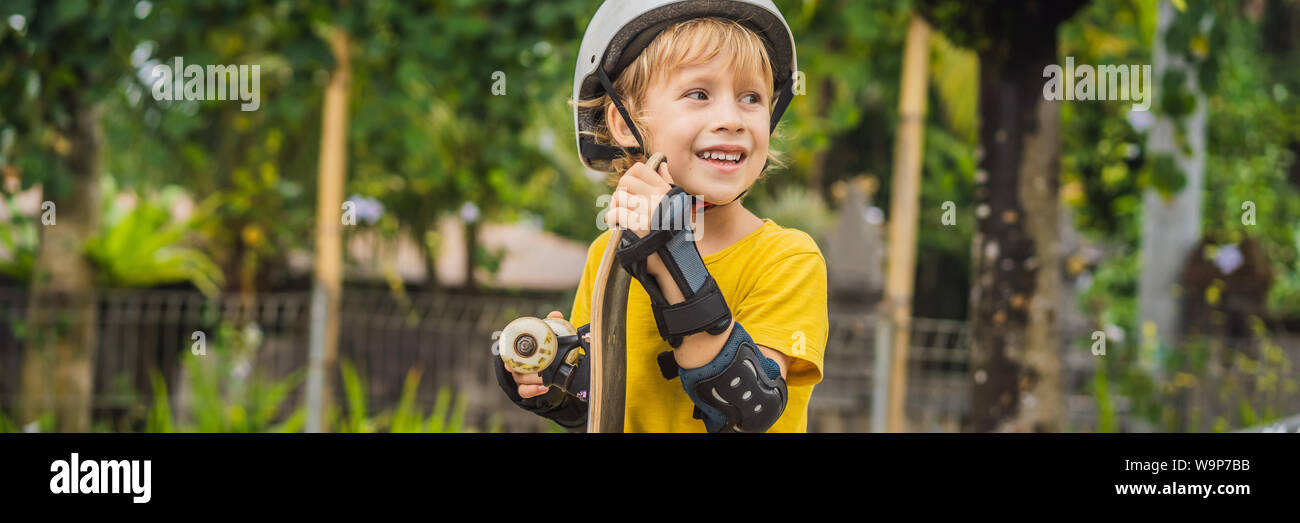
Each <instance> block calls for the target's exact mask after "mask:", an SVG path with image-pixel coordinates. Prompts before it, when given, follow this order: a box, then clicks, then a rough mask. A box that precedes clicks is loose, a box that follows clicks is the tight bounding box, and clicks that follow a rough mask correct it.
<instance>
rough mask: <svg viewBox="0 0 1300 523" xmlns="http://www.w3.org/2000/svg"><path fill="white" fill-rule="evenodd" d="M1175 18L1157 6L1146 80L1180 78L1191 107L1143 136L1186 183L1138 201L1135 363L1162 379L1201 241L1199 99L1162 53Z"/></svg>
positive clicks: (1168, 7)
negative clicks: (1181, 286) (1183, 276)
mask: <svg viewBox="0 0 1300 523" xmlns="http://www.w3.org/2000/svg"><path fill="white" fill-rule="evenodd" d="M1176 16H1178V12H1177V10H1176V9H1175V8H1174V6H1173V4H1171V3H1169V2H1161V3H1160V7H1159V12H1158V13H1157V15H1156V38H1155V53H1154V60H1153V64H1152V67H1151V69H1152V75H1151V76H1152V79H1153V81H1154V82H1155V85H1156V86H1160V85H1164V84H1163V82H1161V79H1162V78H1164V76H1165V75H1166V74H1168V73H1171V72H1175V71H1183V72H1185V73H1186V83H1185V84H1184V85H1183V88H1184V89H1187V91H1188V93H1189V94H1191V95H1192V99H1193V100H1195V104H1196V107H1195V108H1194V109H1193V110H1192V112H1191V114H1188V115H1185V116H1179V115H1168V114H1158V116H1156V122H1155V125H1154V126H1153V127H1152V129H1151V132H1150V134H1149V135H1148V156H1149V157H1150V158H1156V157H1157V156H1161V155H1168V156H1169V157H1172V159H1173V161H1174V165H1176V166H1177V168H1178V170H1179V171H1181V172H1182V174H1183V176H1184V177H1185V179H1186V185H1184V186H1183V188H1182V190H1180V191H1179V192H1178V193H1177V194H1174V195H1173V196H1172V197H1170V198H1165V197H1164V196H1163V195H1161V194H1160V192H1159V191H1158V190H1157V189H1155V188H1147V189H1146V192H1145V193H1144V194H1143V195H1142V252H1141V254H1140V262H1141V267H1142V272H1141V275H1140V276H1139V279H1138V314H1139V317H1140V318H1141V319H1140V325H1139V327H1140V328H1139V332H1141V333H1142V338H1143V343H1142V346H1143V348H1144V350H1143V351H1142V358H1141V360H1140V361H1141V362H1142V365H1143V366H1144V367H1145V368H1146V370H1147V371H1149V372H1154V373H1155V374H1156V376H1157V377H1161V376H1162V375H1163V369H1162V366H1161V365H1160V364H1159V360H1160V358H1161V353H1160V352H1161V351H1160V350H1159V348H1160V347H1168V346H1170V345H1171V344H1173V343H1174V341H1175V340H1176V339H1177V338H1178V335H1179V333H1180V332H1181V330H1182V325H1181V323H1182V322H1181V319H1180V318H1179V304H1180V303H1182V300H1181V299H1179V297H1178V289H1177V286H1178V275H1179V273H1180V272H1181V271H1182V268H1183V264H1184V263H1186V261H1187V256H1188V254H1189V253H1190V252H1191V250H1192V248H1193V247H1195V246H1196V243H1197V242H1198V241H1200V239H1201V199H1202V194H1201V187H1202V185H1204V181H1205V118H1206V115H1205V107H1206V99H1205V93H1204V92H1203V91H1202V90H1201V89H1200V88H1199V87H1198V86H1197V85H1196V76H1197V75H1196V67H1195V66H1194V65H1192V64H1188V63H1187V61H1186V60H1185V59H1184V58H1183V56H1182V54H1181V50H1173V49H1168V48H1166V42H1165V34H1166V32H1167V31H1168V29H1169V26H1170V25H1171V24H1172V23H1173V20H1174V18H1175V17H1176ZM1160 91H1161V90H1160V89H1157V88H1155V86H1153V88H1152V89H1151V92H1152V94H1154V95H1155V101H1156V103H1153V104H1152V107H1153V108H1156V107H1159V105H1158V100H1159V99H1160V94H1161V92H1160ZM1180 125H1181V126H1182V130H1181V131H1180V130H1179V129H1178V127H1179V126H1180ZM1180 133H1181V136H1180ZM1180 140H1185V144H1186V148H1185V149H1184V148H1183V147H1180V146H1179V142H1180ZM1152 331H1154V332H1152ZM1150 334H1154V337H1152V336H1150ZM1147 338H1153V339H1147Z"/></svg>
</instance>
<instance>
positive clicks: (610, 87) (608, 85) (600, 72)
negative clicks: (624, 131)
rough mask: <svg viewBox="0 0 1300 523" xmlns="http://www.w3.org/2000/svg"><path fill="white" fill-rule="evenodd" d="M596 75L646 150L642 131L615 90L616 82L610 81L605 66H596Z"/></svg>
mask: <svg viewBox="0 0 1300 523" xmlns="http://www.w3.org/2000/svg"><path fill="white" fill-rule="evenodd" d="M596 77H597V78H599V79H600V85H601V86H603V87H604V88H605V94H608V95H609V99H610V100H612V101H613V102H614V107H617V108H618V113H619V114H621V115H623V121H624V122H626V123H627V128H628V129H629V130H631V131H632V136H633V137H635V138H636V143H637V144H638V145H640V146H641V150H642V151H645V150H646V148H645V140H642V139H641V132H640V131H637V130H636V124H635V123H633V122H632V115H630V114H628V112H627V107H625V106H624V105H623V100H622V99H620V98H619V96H618V92H616V91H614V82H611V81H609V75H607V74H605V68H604V67H597V68H596Z"/></svg>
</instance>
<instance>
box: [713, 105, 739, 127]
mask: <svg viewBox="0 0 1300 523" xmlns="http://www.w3.org/2000/svg"><path fill="white" fill-rule="evenodd" d="M717 105H718V106H719V107H718V113H717V114H716V115H714V118H715V123H714V125H713V130H714V131H718V132H730V133H743V132H745V121H744V119H742V118H741V117H740V110H739V108H738V107H736V104H729V103H724V104H717Z"/></svg>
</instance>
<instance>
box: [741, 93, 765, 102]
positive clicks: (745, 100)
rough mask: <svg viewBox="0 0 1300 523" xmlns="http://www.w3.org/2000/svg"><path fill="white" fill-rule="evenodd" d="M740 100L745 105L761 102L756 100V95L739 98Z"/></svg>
mask: <svg viewBox="0 0 1300 523" xmlns="http://www.w3.org/2000/svg"><path fill="white" fill-rule="evenodd" d="M741 100H742V101H744V102H745V103H751V104H756V103H758V102H760V101H762V100H760V99H759V98H758V95H756V94H752V93H751V94H747V95H745V96H744V97H742V98H741Z"/></svg>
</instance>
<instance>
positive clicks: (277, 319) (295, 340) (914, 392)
mask: <svg viewBox="0 0 1300 523" xmlns="http://www.w3.org/2000/svg"><path fill="white" fill-rule="evenodd" d="M97 301H98V307H99V315H98V320H97V321H98V323H99V328H98V331H97V343H98V353H97V354H98V357H97V358H96V366H95V397H94V402H93V405H94V410H95V415H94V417H95V418H96V419H101V418H114V417H117V418H122V417H130V416H132V415H135V416H139V415H140V413H141V412H142V411H143V410H145V409H146V408H147V406H148V405H150V404H152V402H153V390H152V387H151V385H150V381H149V376H150V373H151V372H152V371H154V370H157V371H159V372H161V374H162V376H163V377H164V379H165V381H166V382H167V384H168V386H169V388H173V389H174V388H175V387H176V386H177V384H178V382H179V381H180V380H182V379H183V377H182V375H183V373H182V372H181V371H180V368H181V365H180V361H181V360H182V358H183V357H185V356H187V354H188V352H189V351H190V348H191V346H192V345H193V343H194V342H195V340H194V333H195V332H202V333H204V337H205V339H206V340H207V343H209V344H211V345H213V346H214V348H215V347H216V346H220V345H223V344H224V345H232V344H238V345H241V346H243V347H246V348H247V349H248V350H249V362H250V365H251V369H252V370H251V372H248V373H247V374H248V375H263V376H266V377H268V378H272V379H277V378H282V377H284V376H287V375H289V373H291V372H293V371H294V370H296V369H301V368H303V367H304V366H305V365H306V355H307V339H308V321H309V309H310V294H309V293H305V292H291V293H268V294H261V295H257V296H253V297H240V296H227V297H222V298H220V299H216V300H209V299H207V298H205V297H203V296H202V295H200V294H197V293H193V292H184V291H159V290H114V291H104V292H102V293H100V295H99V297H98V300H97ZM570 305H571V303H569V302H568V301H567V299H565V297H564V296H551V297H539V298H538V297H535V298H524V297H505V296H479V295H475V296H466V295H454V294H427V293H424V294H411V295H409V296H406V297H404V298H401V299H399V298H395V297H394V296H393V295H392V294H391V293H389V292H388V291H386V290H371V289H348V290H347V291H346V292H345V293H344V299H343V302H342V304H341V308H342V310H341V312H342V313H341V318H342V323H341V324H340V326H339V327H340V328H339V331H340V334H339V336H340V340H339V356H340V358H341V359H346V360H347V361H350V362H352V363H353V364H354V365H355V366H356V368H357V369H358V371H359V374H360V375H361V376H363V378H364V382H365V387H366V393H367V394H366V398H367V401H368V408H369V409H371V411H372V412H373V411H378V410H382V409H389V408H392V407H393V406H394V405H395V404H396V403H397V401H398V398H399V396H400V395H401V392H402V390H401V389H402V384H403V380H404V378H405V377H406V375H407V373H408V372H409V371H410V370H411V369H412V368H419V369H420V370H421V371H422V378H421V381H420V385H419V388H418V391H417V394H416V399H417V401H418V402H419V403H421V404H422V405H424V406H425V407H426V409H427V407H428V406H430V405H432V404H433V403H434V401H435V400H436V396H437V394H438V390H439V389H440V388H443V387H447V388H448V389H449V390H451V391H454V394H455V396H456V397H457V398H458V399H460V400H461V401H464V402H465V409H466V422H467V424H468V425H470V426H472V427H476V428H478V429H479V430H487V429H489V428H499V429H501V430H505V431H510V432H514V431H540V430H546V423H545V422H544V421H542V420H541V419H540V418H538V417H536V416H532V415H530V414H528V413H526V412H523V411H522V410H520V409H518V408H516V407H515V406H514V405H512V404H510V403H509V401H508V400H507V399H506V398H505V395H504V394H502V392H501V391H500V389H499V388H498V386H497V384H496V381H495V378H494V377H493V375H492V369H491V367H490V366H489V365H490V359H489V358H490V354H489V353H488V347H489V346H490V343H491V334H492V332H493V331H496V330H499V329H501V328H502V327H504V326H505V324H506V323H508V322H509V321H510V320H512V319H514V318H516V317H518V316H524V315H533V316H544V315H545V314H546V313H547V312H549V311H551V310H560V311H563V312H565V313H566V314H567V312H568V311H569V308H570ZM26 307H27V296H26V293H25V291H23V290H21V289H3V288H0V407H3V408H7V409H12V408H13V406H14V405H15V403H16V401H17V399H18V397H17V395H18V384H19V379H20V378H19V377H20V372H21V370H20V369H21V355H22V343H23V342H22V339H21V338H22V336H21V333H22V331H23V327H22V326H23V322H24V318H25V311H26ZM875 328H876V316H875V315H873V314H870V313H865V312H848V311H847V310H846V309H845V308H840V307H837V306H836V305H835V304H832V306H831V316H830V332H829V336H828V340H827V349H826V351H825V357H826V361H825V362H824V377H823V381H822V382H821V383H820V384H818V385H817V386H816V388H815V389H814V393H813V397H812V403H811V405H810V413H809V427H808V428H809V431H811V432H868V431H870V428H871V427H870V420H871V394H872V386H873V380H874V377H873V374H872V373H873V366H874V340H875ZM967 336H968V334H967V328H966V324H965V323H964V322H959V321H951V320H937V319H925V318H915V319H913V321H912V325H911V347H910V350H909V361H908V368H907V372H908V385H907V401H906V419H907V428H908V430H911V431H918V432H956V431H958V430H960V428H961V425H962V419H963V417H964V416H965V415H966V412H967V409H968V405H967V395H968V391H969V387H970V375H971V374H970V372H969V370H968V363H967V362H968V359H969V343H968V337H967ZM1087 339H1088V333H1073V334H1070V335H1067V336H1065V337H1064V342H1063V343H1062V345H1061V350H1062V372H1063V375H1062V378H1063V379H1062V387H1063V388H1064V390H1063V393H1064V395H1065V396H1064V397H1065V399H1066V406H1065V408H1066V412H1067V420H1066V430H1070V431H1091V430H1095V427H1096V422H1097V407H1096V405H1097V402H1096V400H1095V398H1094V397H1093V395H1092V393H1091V387H1092V377H1093V372H1094V365H1096V364H1097V362H1098V359H1097V358H1096V357H1093V356H1091V355H1090V353H1089V352H1088V350H1087V344H1086V340H1087ZM1081 340H1082V342H1081ZM1284 341H1285V343H1284V344H1282V345H1277V346H1278V347H1279V349H1278V350H1280V351H1281V354H1282V355H1283V358H1289V361H1295V360H1296V359H1300V340H1295V339H1293V338H1287V339H1286V340H1284ZM1216 347H1218V350H1219V352H1222V353H1230V354H1238V355H1239V354H1242V353H1249V352H1250V351H1251V350H1252V349H1251V348H1250V347H1251V346H1250V344H1249V343H1246V345H1242V344H1240V343H1238V344H1217V345H1216ZM1261 359H1262V356H1261ZM1211 360H1213V362H1217V363H1213V364H1212V365H1211V367H1210V371H1209V372H1207V373H1206V375H1205V376H1204V383H1202V384H1201V385H1202V386H1201V387H1197V388H1189V389H1188V390H1189V393H1188V394H1187V395H1186V397H1185V398H1184V399H1186V400H1187V401H1188V402H1191V404H1195V405H1220V407H1217V408H1208V407H1207V408H1205V409H1203V410H1204V412H1203V415H1205V416H1207V417H1208V418H1210V419H1212V418H1213V417H1214V416H1215V415H1216V414H1219V413H1221V412H1222V411H1223V410H1224V409H1230V408H1232V400H1231V399H1229V400H1227V401H1224V400H1222V398H1218V399H1216V398H1215V397H1214V395H1215V394H1216V391H1217V394H1219V395H1220V396H1221V395H1222V393H1223V391H1224V386H1225V384H1227V385H1228V386H1230V388H1231V390H1243V391H1244V390H1248V389H1252V390H1253V388H1258V382H1259V378H1260V375H1261V371H1260V370H1259V369H1258V368H1251V367H1250V365H1249V364H1246V363H1243V362H1241V360H1240V358H1229V357H1223V358H1220V357H1214V358H1211ZM1292 368H1293V367H1292ZM1284 378H1285V376H1284ZM1212 385H1213V386H1212ZM1283 399H1286V398H1283ZM293 401H294V402H297V401H299V399H298V398H297V397H295V398H294V399H293ZM1283 403H1285V402H1283ZM1293 403H1295V405H1294V407H1295V409H1294V410H1293V411H1291V412H1294V411H1300V398H1295V401H1294V402H1293ZM1222 405H1227V406H1226V407H1225V406H1222ZM1287 405H1290V404H1289V403H1288V404H1287ZM1128 408H1129V407H1128V403H1127V401H1126V399H1125V398H1122V397H1120V398H1117V399H1116V401H1115V410H1116V415H1117V416H1118V417H1119V418H1120V419H1121V421H1122V423H1121V425H1120V427H1119V428H1120V429H1121V430H1151V428H1150V427H1145V428H1144V427H1143V426H1142V425H1141V424H1140V422H1138V421H1133V420H1131V418H1132V417H1131V416H1129V415H1128V413H1127V411H1128ZM1282 408H1290V407H1286V406H1284V407H1282ZM1216 409H1217V410H1216ZM1199 427H1200V429H1199V430H1209V429H1210V428H1211V425H1210V424H1209V423H1208V422H1206V423H1202V424H1201V425H1199Z"/></svg>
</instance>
